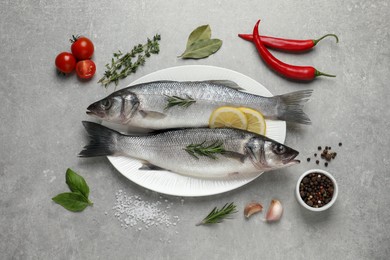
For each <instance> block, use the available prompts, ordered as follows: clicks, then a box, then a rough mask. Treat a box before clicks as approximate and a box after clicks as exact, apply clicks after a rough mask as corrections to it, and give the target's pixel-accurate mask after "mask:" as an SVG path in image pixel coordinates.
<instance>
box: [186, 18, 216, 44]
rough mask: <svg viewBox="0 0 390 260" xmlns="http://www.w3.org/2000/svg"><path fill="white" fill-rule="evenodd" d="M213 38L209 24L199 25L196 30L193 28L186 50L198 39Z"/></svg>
mask: <svg viewBox="0 0 390 260" xmlns="http://www.w3.org/2000/svg"><path fill="white" fill-rule="evenodd" d="M210 38H211V28H210V26H209V25H208V24H206V25H202V26H199V27H198V28H196V29H195V30H193V31H192V32H191V34H190V36H189V37H188V41H187V46H186V50H187V49H188V48H189V47H190V46H191V44H193V43H194V42H196V41H197V40H207V39H210Z"/></svg>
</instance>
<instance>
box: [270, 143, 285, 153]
mask: <svg viewBox="0 0 390 260" xmlns="http://www.w3.org/2000/svg"><path fill="white" fill-rule="evenodd" d="M272 151H273V152H274V153H275V154H277V155H282V154H284V153H285V152H286V147H285V146H284V145H282V144H276V145H274V147H273V149H272Z"/></svg>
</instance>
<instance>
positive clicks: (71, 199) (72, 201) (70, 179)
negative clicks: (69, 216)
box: [52, 169, 93, 212]
mask: <svg viewBox="0 0 390 260" xmlns="http://www.w3.org/2000/svg"><path fill="white" fill-rule="evenodd" d="M65 180H66V183H67V184H68V187H69V189H70V190H71V191H72V192H64V193H60V194H58V195H57V196H55V197H53V198H52V200H53V201H54V202H56V203H58V204H60V205H61V206H63V207H64V208H66V209H67V210H70V211H73V212H77V211H83V210H84V209H85V208H86V207H87V206H92V205H93V203H92V202H91V201H90V200H89V199H88V196H89V187H88V184H87V182H86V181H85V180H84V178H83V177H81V176H80V175H78V174H77V173H75V172H74V171H72V170H71V169H68V170H67V171H66V174H65Z"/></svg>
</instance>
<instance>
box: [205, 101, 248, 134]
mask: <svg viewBox="0 0 390 260" xmlns="http://www.w3.org/2000/svg"><path fill="white" fill-rule="evenodd" d="M247 126H248V120H247V117H246V116H245V114H244V113H243V112H242V111H241V110H240V109H238V108H235V107H227V106H226V107H219V108H217V109H216V110H214V111H213V113H212V114H211V116H210V119H209V127H210V128H220V127H229V128H238V129H242V130H246V128H247Z"/></svg>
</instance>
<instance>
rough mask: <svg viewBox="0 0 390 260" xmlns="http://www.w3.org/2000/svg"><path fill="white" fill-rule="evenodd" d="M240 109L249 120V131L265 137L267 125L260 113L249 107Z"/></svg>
mask: <svg viewBox="0 0 390 260" xmlns="http://www.w3.org/2000/svg"><path fill="white" fill-rule="evenodd" d="M238 109H239V110H241V111H242V112H243V113H244V114H245V116H246V118H247V120H248V126H247V128H246V130H247V131H249V132H252V133H256V134H260V135H265V130H266V123H265V120H264V116H263V115H262V114H261V113H260V112H259V111H257V110H254V109H252V108H248V107H239V108H238Z"/></svg>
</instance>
